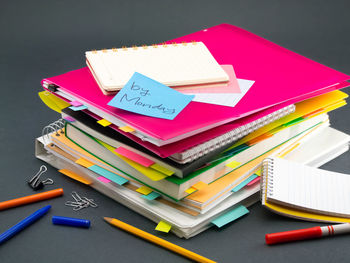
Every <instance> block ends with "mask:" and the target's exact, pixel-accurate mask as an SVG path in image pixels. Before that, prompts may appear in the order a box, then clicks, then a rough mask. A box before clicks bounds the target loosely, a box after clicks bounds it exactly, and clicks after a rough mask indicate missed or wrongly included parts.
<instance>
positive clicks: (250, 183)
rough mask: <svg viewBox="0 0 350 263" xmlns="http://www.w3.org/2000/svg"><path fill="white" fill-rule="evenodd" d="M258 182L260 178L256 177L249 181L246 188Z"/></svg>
mask: <svg viewBox="0 0 350 263" xmlns="http://www.w3.org/2000/svg"><path fill="white" fill-rule="evenodd" d="M259 181H260V176H258V177H257V178H255V179H254V180H253V181H250V182H249V183H248V184H247V186H251V185H253V184H255V183H256V182H259Z"/></svg>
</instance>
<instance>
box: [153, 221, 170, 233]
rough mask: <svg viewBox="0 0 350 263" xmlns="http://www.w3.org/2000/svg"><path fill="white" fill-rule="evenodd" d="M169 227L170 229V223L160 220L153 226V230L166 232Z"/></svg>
mask: <svg viewBox="0 0 350 263" xmlns="http://www.w3.org/2000/svg"><path fill="white" fill-rule="evenodd" d="M170 229H171V225H170V224H168V223H167V222H164V221H160V222H159V223H158V225H157V226H156V228H155V230H157V231H161V232H165V233H168V232H169V231H170Z"/></svg>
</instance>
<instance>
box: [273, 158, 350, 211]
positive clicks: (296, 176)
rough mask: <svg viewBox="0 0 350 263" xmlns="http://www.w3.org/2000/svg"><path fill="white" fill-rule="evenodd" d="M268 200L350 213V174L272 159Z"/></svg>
mask: <svg viewBox="0 0 350 263" xmlns="http://www.w3.org/2000/svg"><path fill="white" fill-rule="evenodd" d="M268 170H269V171H268V191H267V200H268V201H271V202H282V203H283V204H285V205H287V206H294V207H296V208H300V209H302V210H307V211H311V212H316V213H320V214H330V215H337V216H343V217H349V216H350V175H348V174H342V173H336V172H330V171H325V170H321V169H317V168H313V167H309V166H305V165H302V164H299V163H295V162H291V161H287V160H284V159H280V158H271V161H269V169H268Z"/></svg>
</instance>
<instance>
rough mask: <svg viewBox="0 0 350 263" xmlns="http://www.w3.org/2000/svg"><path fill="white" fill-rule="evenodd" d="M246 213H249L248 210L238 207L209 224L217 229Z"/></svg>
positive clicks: (241, 206)
mask: <svg viewBox="0 0 350 263" xmlns="http://www.w3.org/2000/svg"><path fill="white" fill-rule="evenodd" d="M248 213H249V210H248V209H247V208H246V207H245V206H243V205H240V206H238V207H236V208H234V209H233V210H230V211H228V212H227V213H225V214H223V215H221V216H219V217H217V218H215V219H214V220H213V221H211V222H212V223H213V224H214V225H216V226H217V227H222V226H224V225H226V224H228V223H230V222H232V221H235V220H236V219H238V218H240V217H241V216H244V215H245V214H248Z"/></svg>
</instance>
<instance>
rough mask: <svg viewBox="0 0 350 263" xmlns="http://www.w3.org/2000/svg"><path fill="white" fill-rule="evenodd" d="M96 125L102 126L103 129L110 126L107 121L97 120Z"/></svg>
mask: <svg viewBox="0 0 350 263" xmlns="http://www.w3.org/2000/svg"><path fill="white" fill-rule="evenodd" d="M97 123H98V124H100V125H102V126H103V127H107V126H109V125H111V124H112V123H111V122H109V121H107V120H105V119H102V120H99V121H98V122H97Z"/></svg>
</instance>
